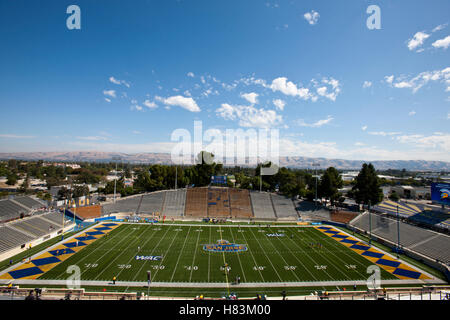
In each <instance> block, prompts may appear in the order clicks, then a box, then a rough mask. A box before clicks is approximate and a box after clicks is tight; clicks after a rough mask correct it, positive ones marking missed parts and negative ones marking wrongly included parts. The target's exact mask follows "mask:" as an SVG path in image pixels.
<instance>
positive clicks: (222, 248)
mask: <svg viewBox="0 0 450 320" xmlns="http://www.w3.org/2000/svg"><path fill="white" fill-rule="evenodd" d="M203 250H205V251H211V252H242V251H247V246H246V245H243V244H234V243H230V242H229V241H228V240H217V244H205V245H203Z"/></svg>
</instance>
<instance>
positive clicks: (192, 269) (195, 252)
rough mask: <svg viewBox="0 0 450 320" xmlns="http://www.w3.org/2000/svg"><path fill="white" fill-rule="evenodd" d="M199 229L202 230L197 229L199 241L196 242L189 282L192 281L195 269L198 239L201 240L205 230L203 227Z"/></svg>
mask: <svg viewBox="0 0 450 320" xmlns="http://www.w3.org/2000/svg"><path fill="white" fill-rule="evenodd" d="M198 230H201V231H197V232H198V235H197V242H196V243H195V250H194V257H193V258H192V264H191V273H190V274H189V282H191V280H192V272H193V271H194V263H195V256H196V254H197V250H198V240H200V233H202V232H203V229H201V228H200V229H198Z"/></svg>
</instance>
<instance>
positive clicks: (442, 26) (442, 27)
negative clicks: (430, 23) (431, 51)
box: [433, 23, 448, 32]
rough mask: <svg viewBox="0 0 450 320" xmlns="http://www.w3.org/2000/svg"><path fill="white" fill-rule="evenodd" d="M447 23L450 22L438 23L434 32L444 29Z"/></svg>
mask: <svg viewBox="0 0 450 320" xmlns="http://www.w3.org/2000/svg"><path fill="white" fill-rule="evenodd" d="M447 25H448V23H444V24H440V25H438V26H437V27H436V28H434V29H433V32H436V31H439V30H442V29H444V28H445V27H446V26H447Z"/></svg>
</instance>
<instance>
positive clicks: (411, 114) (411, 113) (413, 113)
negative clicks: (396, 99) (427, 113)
mask: <svg viewBox="0 0 450 320" xmlns="http://www.w3.org/2000/svg"><path fill="white" fill-rule="evenodd" d="M415 114H416V112H415V111H414V110H413V111H411V112H409V113H408V116H413V115H415Z"/></svg>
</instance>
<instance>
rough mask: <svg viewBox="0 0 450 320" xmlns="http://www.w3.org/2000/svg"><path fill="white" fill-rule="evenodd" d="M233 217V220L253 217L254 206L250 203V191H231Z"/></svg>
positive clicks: (229, 191)
mask: <svg viewBox="0 0 450 320" xmlns="http://www.w3.org/2000/svg"><path fill="white" fill-rule="evenodd" d="M228 193H229V197H230V208H231V216H232V217H233V218H237V217H239V218H251V217H253V212H252V204H251V203H250V193H249V192H248V190H242V189H229V190H228Z"/></svg>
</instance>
